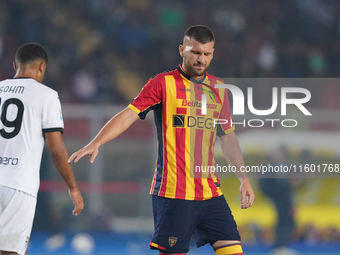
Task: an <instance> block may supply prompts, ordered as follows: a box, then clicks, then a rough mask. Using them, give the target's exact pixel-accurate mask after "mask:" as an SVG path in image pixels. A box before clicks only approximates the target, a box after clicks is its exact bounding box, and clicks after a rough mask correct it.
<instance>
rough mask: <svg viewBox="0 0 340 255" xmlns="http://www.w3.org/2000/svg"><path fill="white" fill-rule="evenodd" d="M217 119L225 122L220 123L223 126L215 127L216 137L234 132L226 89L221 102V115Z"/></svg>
mask: <svg viewBox="0 0 340 255" xmlns="http://www.w3.org/2000/svg"><path fill="white" fill-rule="evenodd" d="M219 118H220V119H221V120H227V121H221V122H222V123H225V124H218V125H217V130H216V132H217V133H216V134H217V136H223V135H226V134H229V133H230V132H232V131H234V130H235V126H234V125H233V123H232V116H231V112H230V106H229V97H228V90H227V89H224V100H223V104H222V109H221V114H220V116H219Z"/></svg>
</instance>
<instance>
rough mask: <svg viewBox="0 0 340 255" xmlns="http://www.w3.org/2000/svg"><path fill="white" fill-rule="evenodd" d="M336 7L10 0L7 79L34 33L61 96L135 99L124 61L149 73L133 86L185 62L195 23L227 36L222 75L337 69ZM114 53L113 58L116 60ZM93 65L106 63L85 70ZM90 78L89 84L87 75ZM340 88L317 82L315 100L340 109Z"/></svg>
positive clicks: (218, 59) (310, 0) (198, 0)
mask: <svg viewBox="0 0 340 255" xmlns="http://www.w3.org/2000/svg"><path fill="white" fill-rule="evenodd" d="M337 10H339V3H337V2H336V1H321V0H301V1H295V0H289V1H288V0H287V1H279V0H261V1H249V0H239V1H224V0H215V1H213V2H211V1H204V0H188V1H179V0H176V1H165V0H162V1H161V0H158V1H156V0H142V1H141V0H139V1H138V0H97V1H95V0H87V1H80V0H74V1H65V0H50V1H41V0H32V1H24V0H3V1H1V2H0V58H1V62H0V67H1V68H0V78H9V77H12V76H13V71H12V58H13V56H14V54H15V49H16V48H17V47H18V46H19V45H20V44H22V43H25V42H28V41H35V42H38V43H41V44H43V45H44V46H45V48H46V49H47V50H48V52H49V54H50V56H51V59H53V63H54V64H53V65H54V66H53V70H51V72H48V73H47V75H46V82H47V81H48V82H49V84H52V86H53V88H54V89H56V90H58V91H61V100H62V101H64V102H65V101H66V102H70V103H83V102H87V103H88V102H92V103H124V104H126V103H128V102H129V101H130V100H131V99H132V98H133V97H134V96H136V94H135V95H133V96H131V94H132V93H131V91H128V90H126V89H125V84H126V82H123V83H121V82H122V79H120V78H119V79H118V78H117V76H118V72H117V68H116V67H117V66H118V65H120V64H122V65H123V67H121V68H122V69H123V70H125V71H124V72H125V73H126V72H128V73H129V75H131V76H132V77H134V79H135V80H136V81H137V80H138V81H140V84H138V85H137V87H138V89H133V91H139V90H140V88H141V87H142V86H143V85H144V83H145V82H146V80H147V79H148V78H149V77H150V76H152V75H153V74H155V73H159V72H162V71H164V69H165V67H168V66H169V64H170V65H171V66H175V65H177V64H178V63H179V61H180V59H179V57H178V52H177V51H170V50H169V47H168V46H169V45H173V44H178V45H179V44H181V43H182V39H181V37H182V34H181V33H180V32H179V31H183V29H185V28H186V27H187V26H189V25H192V24H196V23H203V24H205V25H208V26H210V27H211V28H212V29H213V31H215V36H216V37H217V38H218V40H217V44H216V51H215V55H214V57H215V61H214V62H213V63H212V65H211V67H210V72H211V73H213V74H214V75H216V76H219V77H236V78H238V77H293V78H294V77H338V76H340V57H339V55H340V46H339V45H340V43H339V42H340V32H339V31H340V29H339V28H340V26H339V13H340V12H339V11H337ZM98 52H99V54H98ZM107 55H109V56H114V57H113V58H110V59H109V61H108V57H107ZM108 62H111V64H109V67H108ZM118 62H119V63H118ZM120 62H123V63H120ZM49 64H50V63H49ZM88 65H95V66H96V67H97V69H100V68H101V67H103V69H102V70H100V71H98V70H93V71H91V72H89V71H88V70H87V71H85V73H81V72H80V71H79V70H82V69H83V67H84V66H88ZM126 70H128V71H126ZM84 77H85V78H84ZM86 77H88V78H89V81H86V83H85V84H80V83H79V82H78V81H81V80H84V79H87V78H86ZM70 84H73V88H72V89H69V88H67V86H70ZM79 87H80V88H81V89H80V88H79ZM337 87H338V86H337V85H336V86H329V87H327V89H325V88H324V87H321V86H319V88H316V92H317V93H320V94H322V96H323V98H322V100H315V99H313V98H312V102H311V104H312V106H313V107H327V108H333V109H339V107H340V105H339V104H338V103H337V102H336V100H334V99H333V98H331V100H325V99H324V98H328V97H332V95H336V94H337V92H338V91H337V90H338V89H337ZM121 88H123V89H121ZM113 91H115V92H116V93H115V95H114V96H112V97H110V96H108V95H107V94H108V93H113ZM68 93H70V94H68ZM105 93H106V94H105ZM116 95H118V96H116ZM333 97H334V96H333ZM330 102H331V103H330Z"/></svg>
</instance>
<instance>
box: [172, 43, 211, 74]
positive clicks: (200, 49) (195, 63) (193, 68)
mask: <svg viewBox="0 0 340 255" xmlns="http://www.w3.org/2000/svg"><path fill="white" fill-rule="evenodd" d="M179 51H180V54H181V56H182V57H183V69H184V71H186V72H187V73H189V74H190V75H191V76H193V77H200V76H202V75H204V73H205V71H206V70H207V68H208V67H209V65H210V62H211V60H212V58H213V53H214V41H211V42H208V43H205V44H202V43H200V42H198V41H196V40H195V39H193V38H189V37H185V38H184V41H183V45H180V46H179Z"/></svg>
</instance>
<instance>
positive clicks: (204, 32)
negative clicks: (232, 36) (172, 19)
mask: <svg viewBox="0 0 340 255" xmlns="http://www.w3.org/2000/svg"><path fill="white" fill-rule="evenodd" d="M184 36H188V37H189V38H194V39H195V40H196V41H198V42H200V43H202V44H205V43H208V42H211V41H214V42H215V36H214V33H213V31H211V29H210V28H209V27H207V26H204V25H195V26H191V27H189V28H188V29H187V31H185V35H184Z"/></svg>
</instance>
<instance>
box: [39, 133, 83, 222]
mask: <svg viewBox="0 0 340 255" xmlns="http://www.w3.org/2000/svg"><path fill="white" fill-rule="evenodd" d="M45 138H46V145H47V148H48V151H49V152H50V155H51V158H52V161H53V163H54V165H55V166H56V168H57V170H58V171H59V173H60V175H61V176H62V177H63V179H64V180H65V182H66V184H67V186H68V188H69V195H70V197H71V199H72V201H73V203H74V206H75V208H74V210H73V215H75V216H78V215H79V213H80V212H81V211H82V210H83V208H84V201H83V197H82V195H81V193H80V191H79V189H78V187H77V183H76V179H75V177H74V174H73V171H72V167H71V165H70V164H68V163H67V159H68V157H69V154H68V152H67V149H66V147H65V145H64V141H63V139H62V136H61V133H60V132H47V133H45Z"/></svg>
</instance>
